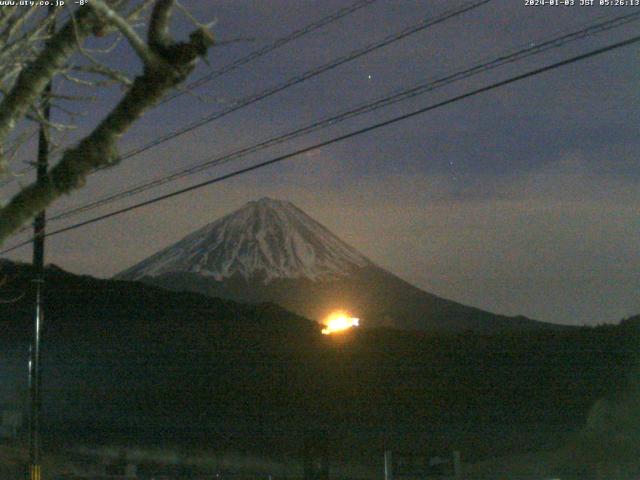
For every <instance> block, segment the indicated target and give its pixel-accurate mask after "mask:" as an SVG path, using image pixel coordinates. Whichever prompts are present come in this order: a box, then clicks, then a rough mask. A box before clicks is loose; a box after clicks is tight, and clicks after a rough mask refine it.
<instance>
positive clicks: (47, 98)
mask: <svg viewBox="0 0 640 480" xmlns="http://www.w3.org/2000/svg"><path fill="white" fill-rule="evenodd" d="M54 8H55V7H54V5H53V2H52V4H50V5H49V11H48V15H49V16H51V15H53V14H54V12H53V11H54ZM48 30H49V33H53V32H55V20H52V22H51V25H50V26H49V29H48ZM51 92H52V85H51V82H49V83H48V84H47V86H46V87H45V89H44V91H43V93H42V106H43V116H44V119H45V121H47V122H48V121H49V118H50V116H51ZM48 130H49V129H48V126H47V125H45V124H44V123H41V124H40V132H39V136H38V163H37V182H38V183H40V182H44V181H46V177H47V170H48V168H49V131H48ZM45 225H46V215H45V211H44V210H43V211H41V212H40V213H39V214H38V215H37V216H36V218H35V220H34V222H33V271H34V279H33V281H34V282H35V284H36V306H35V307H36V308H35V322H34V331H33V344H32V345H31V349H30V354H31V355H30V358H29V390H30V400H31V402H30V415H29V478H30V480H41V466H40V410H41V408H40V407H41V405H42V398H41V379H40V374H41V365H40V336H41V333H42V323H43V321H44V311H43V303H44V302H43V296H44V235H45Z"/></svg>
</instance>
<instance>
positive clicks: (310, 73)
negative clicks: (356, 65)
mask: <svg viewBox="0 0 640 480" xmlns="http://www.w3.org/2000/svg"><path fill="white" fill-rule="evenodd" d="M491 1H492V0H476V1H475V2H471V3H465V4H464V5H462V6H460V7H457V8H454V9H451V10H447V11H446V12H444V13H442V14H440V15H438V16H437V17H429V18H425V19H423V20H422V21H420V22H418V23H417V24H414V25H411V26H409V27H407V28H405V29H404V30H402V31H400V32H398V33H395V34H391V35H388V36H386V37H385V38H383V39H382V40H379V41H377V42H374V43H371V44H369V45H366V46H365V47H362V48H359V49H357V50H354V51H352V52H350V53H348V54H346V55H343V56H341V57H339V58H337V59H335V60H332V61H330V62H328V63H325V64H324V65H320V66H318V67H315V68H312V69H311V70H307V71H306V72H304V73H302V74H300V75H296V76H295V77H291V78H290V79H288V80H287V81H285V82H284V83H281V84H280V85H276V86H274V87H271V88H268V89H266V90H263V91H261V92H259V93H255V94H253V95H250V96H248V97H245V98H243V99H240V100H238V101H236V102H235V103H234V104H233V105H231V106H230V107H228V108H225V109H224V110H221V111H219V112H216V113H213V114H211V115H208V116H206V117H204V118H202V119H200V120H197V121H196V122H193V123H191V124H189V125H187V126H185V127H183V128H181V129H179V130H176V131H174V132H171V133H168V134H166V135H163V136H161V137H158V138H156V139H155V140H152V141H151V142H149V143H147V144H145V145H142V146H140V147H138V148H135V149H133V150H130V151H129V152H127V153H125V154H123V155H122V156H121V157H120V158H121V160H126V159H128V158H131V157H133V156H136V155H139V154H140V153H143V152H146V151H147V150H150V149H152V148H154V147H156V146H158V145H160V144H162V143H165V142H168V141H170V140H173V139H174V138H176V137H179V136H181V135H184V134H185V133H188V132H191V131H193V130H195V129H196V128H199V127H201V126H203V125H206V124H208V123H211V122H213V121H215V120H218V119H219V118H222V117H224V116H226V115H229V114H230V113H233V112H235V111H237V110H240V109H242V108H245V107H247V106H249V105H251V104H254V103H256V102H258V101H260V100H263V99H265V98H267V97H270V96H272V95H275V94H276V93H279V92H281V91H283V90H286V89H287V88H290V87H292V86H294V85H297V84H299V83H302V82H304V81H306V80H309V79H311V78H313V77H316V76H318V75H320V74H322V73H325V72H328V71H330V70H333V69H334V68H337V67H339V66H340V65H343V64H345V63H348V62H351V61H353V60H356V59H357V58H360V57H362V56H364V55H367V54H369V53H371V52H374V51H376V50H379V49H381V48H383V47H386V46H388V45H391V44H392V43H395V42H397V41H400V40H402V39H404V38H406V37H408V36H410V35H413V34H415V33H418V32H421V31H423V30H425V29H427V28H429V27H432V26H433V25H437V24H439V23H442V22H445V21H446V20H449V19H451V18H454V17H457V16H459V15H462V14H463V13H465V12H468V11H470V10H473V9H475V8H478V7H480V6H482V5H484V4H486V3H489V2H491Z"/></svg>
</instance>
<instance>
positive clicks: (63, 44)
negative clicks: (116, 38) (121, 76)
mask: <svg viewBox="0 0 640 480" xmlns="http://www.w3.org/2000/svg"><path fill="white" fill-rule="evenodd" d="M97 3H98V2H96V4H97ZM172 5H173V0H158V1H157V3H156V4H155V7H154V10H153V12H152V14H151V21H150V24H149V32H148V48H150V49H151V50H152V51H153V57H149V58H147V59H145V68H144V72H143V74H142V75H140V76H138V77H136V78H135V80H134V82H133V85H132V86H131V88H130V89H129V90H128V91H127V93H126V94H125V96H124V97H123V98H122V100H121V101H120V102H119V103H118V105H117V106H116V107H115V108H114V110H113V111H112V112H111V113H109V114H108V115H107V116H106V118H104V119H103V120H102V122H101V123H100V124H99V125H98V126H97V127H96V128H95V129H94V130H93V131H92V132H91V133H90V134H89V135H88V136H87V137H85V138H84V139H83V140H81V141H80V142H79V144H78V145H77V146H76V147H74V148H71V149H69V150H67V151H66V152H65V153H64V154H63V156H62V159H61V160H60V161H59V162H58V164H57V165H56V166H55V167H53V168H52V169H51V170H50V171H49V172H48V174H47V176H46V178H45V179H44V181H42V182H38V183H33V184H31V185H29V186H27V187H25V188H24V189H22V190H21V191H20V192H19V193H18V194H17V195H15V196H14V197H13V198H12V199H11V201H10V202H9V203H8V204H7V205H6V206H5V207H4V208H2V209H0V243H2V242H3V241H4V240H5V239H6V238H7V237H8V236H9V235H11V234H12V233H14V232H15V231H16V230H17V229H19V228H20V226H21V225H22V224H24V223H25V222H27V221H28V220H29V219H30V218H32V217H33V216H34V215H36V214H37V213H38V212H40V211H42V210H44V209H45V208H46V207H48V206H49V205H50V204H51V203H52V202H53V201H55V200H56V199H57V198H59V197H60V196H62V195H63V194H68V193H70V192H72V191H73V190H75V189H78V188H80V187H81V186H83V185H84V182H85V179H86V177H87V176H88V175H89V174H90V173H91V172H92V171H94V170H96V169H98V168H104V167H109V166H112V165H115V164H117V163H118V161H119V155H118V152H117V143H118V140H119V139H120V137H121V136H122V135H123V134H124V133H125V132H126V131H127V130H128V129H129V128H130V127H131V125H132V124H133V123H134V122H135V121H136V120H138V119H139V118H140V117H141V116H142V114H143V113H144V112H145V111H146V110H148V109H149V108H151V107H152V106H153V105H155V104H156V103H157V102H158V101H159V100H161V99H162V98H163V96H164V95H165V94H166V93H167V92H169V91H170V90H171V89H173V88H175V87H176V86H177V85H179V84H180V83H181V82H183V81H184V80H185V79H186V77H187V76H188V75H189V73H191V71H192V70H193V68H194V67H195V64H196V61H197V59H198V58H199V57H201V56H204V55H206V53H207V50H208V48H209V47H210V46H211V45H213V37H212V35H211V34H210V33H209V32H208V31H206V30H204V29H197V30H195V31H194V32H192V33H191V35H190V37H189V38H190V39H189V41H188V42H174V41H173V40H172V38H171V36H170V34H169V26H168V25H169V19H170V15H171V8H172ZM84 12H85V13H84V15H83V17H82V18H80V17H78V20H77V22H76V23H77V25H76V27H77V29H78V33H79V34H82V35H88V32H89V31H90V30H91V27H92V26H93V25H95V22H96V20H95V19H94V17H92V16H91V15H90V14H89V13H86V12H87V10H84ZM105 18H106V20H108V21H114V20H113V17H112V16H111V17H105ZM65 32H66V33H65V34H61V33H60V32H59V33H58V34H56V36H55V37H54V38H53V39H52V40H51V42H50V44H49V45H48V46H47V48H46V49H45V52H48V54H47V55H46V58H47V59H48V61H49V63H48V64H46V65H44V66H43V68H45V69H46V70H47V72H49V74H53V72H54V71H55V70H56V68H60V67H61V63H62V58H63V57H65V56H68V52H67V49H71V48H72V47H74V46H75V38H74V35H75V34H74V27H73V25H70V24H67V25H66V26H65ZM43 54H44V52H43ZM151 58H153V61H152V62H151V63H147V62H148V61H149V60H150V59H151ZM34 63H38V64H43V63H46V62H44V60H43V58H42V57H39V58H38V59H37V60H36V62H34ZM51 64H54V65H55V66H54V67H52V66H51ZM27 69H28V70H29V72H30V73H29V75H28V76H27V78H31V77H36V78H35V79H34V81H38V82H41V81H42V79H43V78H47V75H48V74H44V75H43V74H40V75H37V74H36V73H35V72H34V71H33V68H32V65H30V66H29V67H27ZM23 73H24V72H23ZM22 77H23V74H21V75H20V77H19V79H18V82H17V83H20V79H22ZM17 86H18V85H17V84H16V87H17ZM19 89H22V90H24V92H23V93H22V95H20V96H17V95H15V94H13V92H12V93H11V94H10V95H12V94H13V97H14V98H13V103H11V104H10V105H12V106H13V108H12V111H13V114H11V115H9V114H5V115H4V117H2V116H0V140H1V139H2V135H3V134H4V135H6V132H8V131H9V130H10V128H9V125H10V124H11V122H12V121H15V120H14V119H15V118H17V116H18V115H17V114H16V113H15V111H17V110H20V109H22V108H23V107H22V103H24V102H26V100H25V97H28V98H30V99H31V103H33V102H34V101H35V100H36V99H37V95H35V96H34V91H35V90H37V88H33V87H31V88H27V86H25V85H21V86H20V87H19ZM7 98H9V97H7ZM5 100H6V99H5ZM3 106H4V102H3ZM28 107H29V103H28V102H27V104H26V106H25V107H24V111H23V112H22V115H24V113H25V112H26V109H27V108H28Z"/></svg>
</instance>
